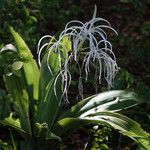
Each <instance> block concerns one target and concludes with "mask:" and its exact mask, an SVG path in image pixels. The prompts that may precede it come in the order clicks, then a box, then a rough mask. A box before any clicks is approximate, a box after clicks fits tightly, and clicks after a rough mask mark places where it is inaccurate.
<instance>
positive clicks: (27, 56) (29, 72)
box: [10, 27, 39, 100]
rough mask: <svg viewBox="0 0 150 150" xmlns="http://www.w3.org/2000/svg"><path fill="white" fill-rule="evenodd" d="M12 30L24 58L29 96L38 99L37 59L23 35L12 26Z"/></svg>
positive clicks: (21, 56) (19, 51) (20, 54)
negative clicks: (34, 57)
mask: <svg viewBox="0 0 150 150" xmlns="http://www.w3.org/2000/svg"><path fill="white" fill-rule="evenodd" d="M10 32H11V34H12V36H13V38H14V40H15V43H16V45H17V49H18V53H19V56H20V58H21V59H22V60H23V62H24V63H23V71H24V76H25V81H26V83H27V87H28V92H29V97H30V98H31V99H34V100H37V99H38V89H39V87H38V84H39V83H38V82H39V69H38V66H37V63H36V61H35V60H34V59H33V55H32V53H31V51H30V49H29V48H28V46H27V45H26V43H25V42H24V40H23V39H22V37H21V36H20V35H19V34H18V33H17V32H15V30H14V29H13V28H12V27H10Z"/></svg>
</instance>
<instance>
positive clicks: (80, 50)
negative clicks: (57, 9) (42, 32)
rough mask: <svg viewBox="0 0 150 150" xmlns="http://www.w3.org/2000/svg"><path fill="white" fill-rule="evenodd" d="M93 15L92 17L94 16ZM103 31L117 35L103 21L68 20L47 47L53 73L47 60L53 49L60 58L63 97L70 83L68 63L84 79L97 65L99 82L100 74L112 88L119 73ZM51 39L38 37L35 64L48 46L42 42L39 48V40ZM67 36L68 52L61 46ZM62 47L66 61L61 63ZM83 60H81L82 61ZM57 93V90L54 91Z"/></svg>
mask: <svg viewBox="0 0 150 150" xmlns="http://www.w3.org/2000/svg"><path fill="white" fill-rule="evenodd" d="M94 16H95V15H94ZM105 29H111V30H112V31H113V32H115V33H116V34H117V32H116V31H115V30H114V29H113V28H112V27H111V25H110V23H109V22H108V21H107V20H105V19H102V18H96V17H94V18H92V19H91V20H90V21H88V22H86V23H82V22H81V21H78V20H73V21H70V22H68V23H67V24H66V26H65V29H64V30H63V31H62V32H61V33H60V36H59V39H58V41H55V42H53V43H52V44H51V46H49V47H48V49H47V50H48V51H49V54H48V57H47V65H48V68H49V70H50V72H51V74H53V73H52V70H51V67H50V65H49V59H50V55H51V52H52V50H54V51H55V52H56V53H57V54H58V56H59V65H60V74H59V75H61V76H62V83H63V95H65V97H67V92H68V88H69V85H70V82H71V73H70V70H69V69H70V68H69V65H70V62H71V60H74V62H75V63H76V64H77V65H79V68H80V69H79V72H80V79H79V81H80V82H82V81H81V75H82V73H83V72H85V74H86V79H87V78H88V74H89V72H90V68H91V67H92V66H93V65H96V66H97V68H96V69H98V70H96V71H98V72H99V75H98V79H99V83H101V78H102V75H104V78H105V80H106V81H107V83H108V87H112V86H113V81H114V77H115V75H116V72H117V71H118V65H117V63H116V57H115V55H114V53H113V51H112V45H111V43H110V42H109V41H108V39H107V34H106V32H105ZM49 37H50V38H52V36H49V35H46V36H44V37H42V38H41V40H40V41H39V44H38V58H39V59H38V62H39V65H40V64H41V63H40V55H41V52H42V50H43V49H44V48H45V47H46V46H47V45H49V43H45V44H44V45H43V46H42V47H41V48H40V45H41V41H42V40H43V39H44V38H49ZM65 37H68V38H69V40H70V42H71V46H72V48H71V50H69V52H70V53H68V47H67V46H66V45H64V43H63V39H64V38H65ZM61 48H63V49H64V50H65V51H66V56H65V57H66V58H65V62H62V55H61ZM81 58H82V60H81ZM78 87H80V91H82V89H81V87H82V85H81V83H79V86H78ZM55 91H56V90H55Z"/></svg>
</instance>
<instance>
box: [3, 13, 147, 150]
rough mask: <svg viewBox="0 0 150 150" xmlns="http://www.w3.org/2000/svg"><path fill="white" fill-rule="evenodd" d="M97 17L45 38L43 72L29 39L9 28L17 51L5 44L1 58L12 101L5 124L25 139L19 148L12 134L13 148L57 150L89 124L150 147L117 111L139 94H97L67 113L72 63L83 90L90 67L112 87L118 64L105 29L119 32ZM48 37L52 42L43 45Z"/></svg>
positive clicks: (134, 102) (137, 128)
mask: <svg viewBox="0 0 150 150" xmlns="http://www.w3.org/2000/svg"><path fill="white" fill-rule="evenodd" d="M95 16H96V12H95V13H94V15H93V19H92V20H90V21H89V22H87V23H85V24H84V23H82V22H80V21H71V22H69V23H68V24H67V25H66V27H65V30H64V31H63V32H62V33H61V34H60V36H59V39H58V41H57V40H56V39H55V38H54V37H51V36H49V35H47V36H44V37H42V38H41V40H40V41H39V44H38V62H39V65H40V68H39V67H38V64H37V63H36V61H35V60H34V58H33V55H32V53H31V52H30V50H29V48H28V46H27V45H26V43H25V42H24V40H23V39H22V38H21V36H20V35H19V34H18V33H17V32H15V30H14V29H13V28H12V27H10V32H11V34H12V36H13V38H14V41H15V43H16V47H15V46H13V45H11V44H9V45H6V46H4V47H3V48H2V49H1V52H0V60H1V62H2V64H3V65H2V66H1V67H2V68H3V70H4V71H3V73H4V76H3V77H4V81H5V85H6V89H7V92H8V93H9V94H10V95H11V97H12V99H13V101H11V105H10V107H11V111H9V116H5V115H3V117H4V118H3V119H1V120H0V124H1V125H3V126H8V127H10V128H11V129H14V130H15V131H16V132H18V133H19V134H20V135H21V137H22V139H21V140H20V142H19V144H16V142H14V138H13V136H11V137H12V138H11V139H12V146H13V149H16V148H17V147H18V149H21V150H23V149H26V150H31V149H37V150H38V149H39V150H42V149H43V150H46V149H57V148H58V147H59V145H58V144H56V143H59V142H61V140H62V139H63V138H65V137H67V136H69V135H70V134H71V133H72V132H73V131H74V130H76V129H77V128H79V127H81V126H83V125H86V124H100V125H103V126H108V127H113V128H114V129H116V130H118V131H119V132H120V133H122V134H124V135H126V136H128V137H130V138H132V139H133V140H134V141H136V142H137V144H138V145H139V149H148V148H149V147H150V142H149V134H148V133H146V132H145V131H144V130H143V129H142V128H141V127H140V125H139V124H138V123H137V122H135V121H133V120H132V119H129V118H128V117H126V116H124V115H121V114H119V113H117V111H120V110H122V109H126V108H129V107H132V106H135V105H137V104H139V103H141V102H143V100H142V99H139V98H138V96H137V95H136V94H135V93H134V92H130V91H122V90H114V91H107V92H103V93H99V94H95V95H92V96H90V97H87V98H85V99H82V100H81V101H80V102H78V103H77V104H76V105H74V106H72V107H71V108H70V109H68V110H67V111H64V110H63V103H62V102H63V100H65V101H66V102H69V99H68V89H69V85H70V82H71V72H70V70H69V69H70V66H71V65H72V64H73V63H76V64H77V65H78V66H79V67H78V68H79V72H80V77H79V79H80V80H79V90H80V91H82V89H83V85H82V80H81V78H82V74H83V71H85V76H86V79H88V73H89V72H90V68H95V69H98V70H96V71H98V78H99V82H100V81H101V77H102V75H103V73H104V78H105V80H106V82H107V83H108V86H109V87H111V86H112V85H113V81H114V77H115V74H116V72H117V70H118V66H117V63H116V58H115V55H114V53H113V51H112V45H111V43H110V42H109V41H108V40H107V35H106V33H105V31H104V29H105V28H108V29H111V30H113V31H115V30H114V29H113V28H112V27H111V26H110V23H109V22H108V21H107V20H104V19H102V18H96V17H95ZM45 38H51V40H50V42H48V43H45V44H44V45H43V46H41V42H42V40H43V39H45ZM44 49H45V52H43V56H42V59H41V55H42V51H43V50H44ZM95 66H96V67H95ZM0 94H1V101H2V102H3V100H4V99H3V98H5V97H7V96H6V95H5V93H4V92H1V93H0ZM81 94H83V92H81ZM2 113H3V110H2ZM56 145H57V146H58V147H56Z"/></svg>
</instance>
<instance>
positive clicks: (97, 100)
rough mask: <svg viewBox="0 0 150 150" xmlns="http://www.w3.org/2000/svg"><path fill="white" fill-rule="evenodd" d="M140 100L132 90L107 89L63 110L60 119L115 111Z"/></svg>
mask: <svg viewBox="0 0 150 150" xmlns="http://www.w3.org/2000/svg"><path fill="white" fill-rule="evenodd" d="M141 102H143V101H142V100H140V99H138V97H137V95H136V94H135V93H134V92H130V91H123V90H114V91H107V92H103V93H100V94H97V95H93V96H91V97H88V98H86V99H84V100H81V101H80V102H79V103H77V104H76V105H75V106H73V107H71V109H69V110H68V111H66V112H64V114H63V115H62V116H61V117H60V119H62V118H66V117H79V116H87V115H89V114H92V113H96V112H103V111H113V112H116V111H120V110H123V109H126V108H129V107H133V106H135V105H137V104H139V103H141Z"/></svg>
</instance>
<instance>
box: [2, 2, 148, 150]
mask: <svg viewBox="0 0 150 150" xmlns="http://www.w3.org/2000/svg"><path fill="white" fill-rule="evenodd" d="M95 4H96V5H97V7H98V12H97V16H98V17H102V18H105V19H107V20H108V21H109V22H110V23H111V25H112V27H113V28H115V29H116V30H117V31H118V33H119V35H118V36H115V35H112V33H110V34H109V37H110V41H111V42H112V45H113V47H114V51H115V54H116V56H117V61H118V64H119V66H120V67H121V69H120V71H119V73H118V75H117V77H116V80H115V85H114V89H127V88H128V89H135V90H136V91H138V93H140V92H141V95H142V96H144V97H145V98H147V99H148V100H150V90H149V87H150V49H149V48H150V20H149V16H150V9H149V7H150V2H149V0H0V48H1V47H3V45H4V44H9V43H12V38H11V36H10V33H9V30H8V25H12V26H13V27H14V28H15V30H16V31H17V32H19V33H20V34H21V35H22V37H23V38H24V40H25V41H26V42H27V44H28V45H29V47H30V49H31V50H32V52H33V53H34V54H35V55H34V56H35V57H37V56H36V49H37V43H38V40H39V39H40V38H41V37H42V36H43V35H45V34H51V35H57V34H58V33H59V32H60V31H61V30H62V29H63V28H64V26H65V24H66V23H67V22H68V21H70V20H74V19H78V20H81V21H83V22H84V21H87V20H89V19H90V18H91V17H92V13H93V10H94V5H95ZM0 65H2V64H0ZM0 71H2V70H0ZM129 72H130V73H129ZM91 81H92V80H91ZM88 85H90V86H89V87H88ZM91 85H92V82H90V81H89V83H87V87H88V89H87V90H88V91H90V92H91V93H92V91H93V89H94V88H95V83H93V87H92V86H91ZM0 88H1V89H2V88H4V83H3V82H2V75H0ZM91 89H92V90H91ZM104 89H105V88H104V87H99V91H100V90H101V91H103V90H104ZM2 99H3V100H2ZM4 100H5V101H4ZM6 103H9V104H10V103H11V102H10V100H9V96H6V93H5V92H4V91H0V118H3V117H6V116H8V115H9V110H10V108H9V107H5V106H6ZM7 106H9V105H7ZM149 108H150V106H149V105H147V104H146V107H145V105H144V107H143V105H142V106H138V107H137V108H135V109H134V110H129V112H130V113H128V112H123V113H125V114H128V115H129V116H130V117H132V118H134V119H135V120H137V121H138V122H140V123H141V124H143V127H144V129H145V130H147V131H148V132H149V131H150V121H149V119H148V117H147V114H149V113H150V109H149ZM131 114H132V115H131ZM137 114H138V115H137ZM107 132H108V131H107ZM103 133H106V132H104V129H103V130H102V131H99V133H94V134H98V135H97V136H98V137H99V136H102V135H103ZM108 135H109V133H108ZM108 135H104V136H103V137H104V138H105V137H107V136H108ZM3 136H4V135H3ZM94 138H97V137H94ZM100 140H103V139H102V137H100ZM106 141H107V140H106ZM0 143H1V141H0ZM93 143H94V142H93ZM104 144H105V143H104ZM0 145H1V144H0ZM93 147H94V146H93ZM106 147H107V145H106ZM106 149H107V148H106Z"/></svg>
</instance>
